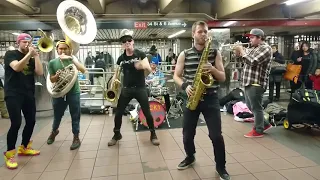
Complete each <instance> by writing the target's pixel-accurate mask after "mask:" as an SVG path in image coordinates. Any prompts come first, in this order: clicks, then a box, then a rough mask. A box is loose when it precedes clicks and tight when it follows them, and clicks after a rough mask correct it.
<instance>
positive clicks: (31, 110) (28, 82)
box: [4, 33, 43, 169]
mask: <svg viewBox="0 0 320 180" xmlns="http://www.w3.org/2000/svg"><path fill="white" fill-rule="evenodd" d="M31 40H32V38H31V36H30V35H29V34H25V33H22V34H20V35H19V36H18V37H17V44H18V49H17V50H12V51H7V52H6V54H5V56H4V64H5V66H4V67H5V81H4V92H5V101H6V105H7V109H8V112H9V116H10V121H11V126H10V129H9V131H8V134H7V151H6V152H5V153H4V160H5V163H6V166H7V167H8V168H9V169H15V168H17V167H18V163H17V162H16V161H15V159H14V157H15V155H16V150H15V149H16V142H17V137H18V132H19V128H20V126H21V121H22V117H21V111H22V112H23V115H24V119H25V122H26V125H25V126H24V129H23V133H22V143H21V145H20V146H19V148H18V155H25V156H35V155H39V154H40V151H38V150H34V149H32V148H31V146H32V141H30V138H31V136H32V133H33V129H34V126H35V123H36V101H35V97H34V94H35V81H34V75H37V76H41V75H43V68H42V64H41V61H40V58H39V54H38V52H37V51H36V50H35V47H33V46H32V44H31Z"/></svg>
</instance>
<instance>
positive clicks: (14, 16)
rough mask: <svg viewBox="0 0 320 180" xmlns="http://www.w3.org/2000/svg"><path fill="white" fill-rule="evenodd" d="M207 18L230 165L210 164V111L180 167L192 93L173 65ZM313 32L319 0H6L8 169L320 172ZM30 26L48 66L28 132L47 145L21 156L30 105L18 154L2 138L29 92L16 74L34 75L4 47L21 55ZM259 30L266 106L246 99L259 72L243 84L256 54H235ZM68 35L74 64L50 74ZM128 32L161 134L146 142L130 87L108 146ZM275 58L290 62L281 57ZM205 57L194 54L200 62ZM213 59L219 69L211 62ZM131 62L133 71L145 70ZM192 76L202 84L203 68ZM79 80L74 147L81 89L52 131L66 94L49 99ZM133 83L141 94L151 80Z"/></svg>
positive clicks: (17, 172) (3, 73) (56, 175)
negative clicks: (260, 129)
mask: <svg viewBox="0 0 320 180" xmlns="http://www.w3.org/2000/svg"><path fill="white" fill-rule="evenodd" d="M199 21H201V22H205V25H204V26H203V27H207V28H208V32H207V31H206V32H207V33H208V37H211V38H209V39H211V41H210V42H211V44H209V45H207V44H206V46H205V47H206V49H215V50H217V52H219V53H220V54H221V56H218V55H217V56H215V63H216V64H217V62H222V64H223V71H224V73H223V74H224V75H225V80H224V81H221V82H219V83H218V84H219V87H218V88H217V91H216V90H215V91H214V92H215V93H216V94H217V97H216V98H218V100H217V101H216V102H218V101H219V104H220V105H218V103H216V104H215V105H214V108H213V109H220V112H219V113H220V115H221V126H222V130H221V131H222V136H223V138H222V140H224V146H225V156H226V157H225V161H226V165H225V167H226V168H225V169H226V171H227V172H228V174H229V175H230V177H228V178H227V177H225V176H224V177H222V176H221V174H220V172H218V170H217V171H216V168H217V165H216V161H215V160H217V159H218V158H217V157H215V156H214V154H215V153H216V151H218V150H216V149H218V148H217V147H218V145H215V142H216V140H211V135H209V131H210V132H211V131H212V129H210V128H208V125H209V124H212V123H209V121H210V120H212V121H217V122H218V121H220V120H219V118H216V119H208V120H206V119H205V115H202V114H200V116H199V119H198V121H197V127H196V135H195V137H194V144H195V150H196V153H195V155H194V157H195V159H196V161H195V162H194V163H193V165H190V167H189V168H187V169H185V170H181V169H179V168H177V166H178V165H179V166H180V164H179V163H181V161H183V160H184V158H186V156H187V153H186V151H185V149H186V146H185V144H186V143H185V141H186V139H187V136H188V134H187V133H183V132H184V131H185V130H184V129H185V128H184V127H185V126H184V124H185V123H186V118H187V117H186V115H184V114H186V111H191V110H189V109H186V108H187V107H186V106H187V104H188V103H189V98H188V96H187V95H186V92H185V91H184V90H183V88H182V87H180V86H181V85H178V83H177V82H176V78H174V77H175V76H174V75H175V73H177V72H178V71H176V66H178V65H179V62H180V61H181V59H182V61H181V62H182V65H180V67H182V68H188V65H187V63H186V62H185V61H186V60H187V55H186V53H187V50H188V52H189V51H190V48H191V50H192V48H194V47H195V44H197V41H196V40H195V33H196V32H197V31H196V29H197V27H198V26H199V27H200V25H195V26H193V25H194V23H195V22H199ZM201 27H202V26H201ZM194 28H195V29H194ZM253 29H258V30H262V31H263V35H261V34H260V35H256V34H254V31H253ZM124 30H127V31H124ZM123 32H129V34H130V33H131V34H130V35H129V37H131V39H125V40H123V37H128V35H125V36H123ZM259 32H260V31H259ZM319 32H320V0H246V1H244V0H241V1H240V0H0V65H1V66H0V78H1V81H2V87H1V86H0V113H1V117H0V151H1V152H4V158H0V180H26V179H27V180H128V179H136V180H218V179H232V180H317V179H318V180H320V155H319V152H320V131H319V127H320V122H319V119H320V118H319V117H320V113H318V112H320V100H319V98H318V95H320V33H319ZM202 33H204V32H202ZM24 34H29V35H30V36H31V41H30V43H29V44H31V45H30V46H33V47H35V50H34V51H37V53H38V55H39V56H37V57H39V58H33V57H32V58H31V55H30V56H29V58H31V59H32V60H34V61H35V62H36V61H37V59H40V62H41V65H42V69H43V73H42V75H36V74H33V75H34V94H33V96H34V101H35V107H36V110H35V117H36V122H35V125H34V129H33V133H32V136H31V140H32V148H33V149H35V150H39V151H40V154H39V155H37V156H31V155H30V154H28V155H30V156H18V154H19V153H21V152H22V151H25V152H26V151H27V150H30V152H31V150H32V149H31V147H29V145H31V144H30V143H29V145H28V147H27V148H25V149H24V150H20V147H21V146H20V145H21V144H23V142H24V141H25V140H23V138H22V137H23V136H25V135H24V134H25V131H24V127H25V126H26V127H27V126H28V123H26V122H27V120H26V119H25V116H28V112H24V110H23V109H22V111H21V117H22V123H21V126H20V129H19V126H18V129H19V131H18V136H17V142H16V144H15V147H16V148H17V155H16V156H14V155H13V156H11V157H9V155H8V152H9V150H11V149H9V147H10V146H9V144H10V143H8V141H9V140H10V141H13V139H14V137H13V135H9V132H10V131H12V128H13V122H14V121H15V123H16V121H17V119H15V120H13V118H14V117H15V118H16V116H17V115H16V114H14V113H13V112H15V111H12V109H15V110H16V109H17V108H18V106H19V107H20V106H22V105H19V102H22V101H23V100H20V99H25V98H24V95H23V94H24V93H23V92H22V95H21V94H19V93H18V94H17V95H16V96H13V95H12V92H11V91H10V83H15V84H19V83H21V86H19V87H24V86H23V84H27V82H23V81H24V79H23V78H22V76H26V75H25V74H24V73H23V72H22V70H20V71H16V70H15V68H14V67H16V66H17V65H12V63H13V62H16V64H19V63H20V62H22V61H23V59H21V60H20V59H18V60H16V59H11V60H9V59H10V58H9V54H10V52H18V53H20V54H23V56H21V58H23V57H24V56H25V54H27V53H23V52H22V51H21V47H20V46H21V45H20V44H21V41H23V40H24V39H22V40H21V39H20V40H19V37H22V35H24ZM248 34H251V35H250V36H248ZM253 36H255V38H259V37H260V38H261V42H262V41H263V42H264V44H263V47H264V48H266V47H267V49H268V50H269V52H270V56H271V58H270V56H266V57H265V59H268V60H269V61H268V62H269V63H267V64H268V68H267V69H262V70H260V71H258V70H256V72H255V73H258V74H260V75H261V74H262V73H266V74H267V75H266V77H267V78H266V79H264V80H261V81H263V83H266V88H261V89H263V92H262V93H260V94H254V93H258V92H255V91H254V92H252V94H249V95H250V97H253V99H259V97H260V95H261V96H262V101H261V102H260V104H259V103H255V104H258V105H257V106H259V107H262V111H259V110H256V108H254V106H252V102H253V101H252V100H250V101H251V105H249V104H248V103H247V102H248V100H247V98H248V97H249V95H248V94H247V92H249V90H248V88H249V87H251V88H252V87H253V86H255V85H250V86H246V85H244V84H245V83H244V82H243V81H245V79H247V76H249V75H248V73H246V68H247V67H249V65H247V64H246V61H245V60H244V59H245V57H247V56H246V55H244V56H239V54H237V50H238V49H239V47H241V48H242V49H244V50H245V52H249V51H246V50H250V48H253V49H254V50H253V51H256V50H257V49H258V50H259V48H260V47H262V45H259V46H257V47H256V46H254V45H253V43H252V37H253ZM262 37H263V38H262ZM67 39H68V40H70V42H72V44H71V45H70V46H69V44H68V43H65V44H67V45H68V46H66V47H72V54H70V56H71V55H72V57H73V58H72V63H73V66H71V67H73V68H76V70H74V69H72V70H70V69H69V70H68V69H67V68H64V70H65V73H62V74H63V75H61V76H59V77H58V80H57V81H56V82H53V80H52V78H53V75H54V74H52V72H51V71H52V70H51V69H50V68H49V64H50V61H53V60H54V59H57V60H59V57H61V54H59V47H60V46H59V43H60V45H61V42H62V44H63V41H61V40H66V41H67ZM28 40H30V39H28ZM132 40H133V41H132ZM123 41H124V42H123ZM28 42H29V41H28ZM68 42H69V41H68ZM127 43H129V44H133V47H134V49H136V50H139V52H142V53H141V54H143V55H144V56H143V58H144V59H147V60H148V62H149V63H147V66H148V67H151V70H152V72H151V74H149V75H148V77H149V76H150V75H153V77H151V80H150V79H148V77H145V79H144V80H145V83H146V85H145V87H144V88H145V89H146V92H148V93H147V95H146V96H148V98H146V99H148V105H149V106H150V112H151V115H152V117H153V120H154V126H155V133H156V134H157V138H158V140H159V141H160V145H158V146H154V145H153V144H152V143H151V142H150V132H149V129H148V124H147V123H146V120H145V119H146V117H145V116H144V112H143V110H142V108H141V105H140V103H139V102H140V101H138V100H137V99H135V98H133V99H132V100H131V101H130V102H129V103H128V105H126V108H125V110H124V112H123V114H122V126H121V134H122V139H121V140H119V141H118V142H117V143H116V144H115V145H113V146H110V145H109V143H110V142H109V141H110V139H112V138H113V137H114V127H115V123H114V121H115V114H116V112H117V110H118V108H117V105H118V103H119V101H118V100H119V94H120V93H121V94H122V93H124V91H127V90H126V89H127V87H125V83H124V79H125V78H128V77H124V71H122V70H123V69H120V68H119V67H120V66H119V64H118V63H117V61H118V59H121V58H123V56H124V55H123V54H125V53H126V51H125V48H126V46H127ZM207 46H208V48H207ZM29 50H30V48H29ZM193 50H196V51H197V49H195V48H194V49H193ZM271 50H272V51H271ZM30 51H31V50H30ZM32 52H33V51H32ZM197 52H198V56H201V55H203V56H202V57H205V56H204V54H202V51H201V53H200V54H199V52H200V51H197ZM205 52H206V51H203V53H205ZM210 52H211V51H210ZM214 52H216V51H214ZM27 55H28V54H27ZM27 55H26V56H27ZM35 56H36V55H35ZM190 56H191V55H190ZM255 56H257V57H253V61H254V62H255V63H257V64H258V65H259V66H260V65H261V64H263V62H262V61H261V62H260V59H259V58H258V56H259V57H261V55H260V54H259V53H256V54H255ZM184 57H186V58H185V59H184ZM206 57H207V59H205V58H204V60H207V61H208V59H209V58H210V57H211V54H210V53H209V56H208V54H207V56H206ZM279 57H280V59H281V61H282V62H280V61H279V62H278V61H275V59H277V58H279ZM190 58H191V57H190ZM217 58H218V59H219V58H220V59H221V61H217ZM31 59H30V61H31ZM202 59H203V58H199V64H200V60H201V61H202ZM60 60H61V58H60ZM140 60H142V59H140ZM74 61H77V62H74ZM57 62H58V61H57ZM274 62H275V63H274ZM61 63H62V61H61ZM77 63H80V65H82V66H83V67H85V72H82V71H81V70H79V68H78V65H77ZM183 63H185V64H183ZM20 64H22V63H20ZM75 64H76V65H75ZM209 64H212V65H213V66H214V67H213V68H214V69H216V70H217V65H216V64H214V63H209ZM264 64H266V63H264ZM149 65H150V66H149ZM258 65H257V66H258ZM26 66H27V65H26ZM62 66H63V67H64V65H63V63H62ZM28 67H29V66H28ZM68 67H69V66H68ZM132 67H136V66H133V65H132ZM252 67H253V68H252V69H257V68H255V66H254V65H252ZM37 68H39V66H37V64H36V65H35V69H37ZM199 68H200V69H201V67H200V66H198V70H199ZM77 69H78V70H77ZM179 69H181V68H178V70H179ZM154 70H155V71H154ZM276 70H278V71H277V72H276ZM35 72H36V71H35ZM116 72H119V75H117V73H116ZM155 72H157V74H158V75H155V74H156V73H155ZM184 72H187V71H184ZM200 72H204V71H200ZM211 72H212V71H211ZM302 72H303V73H304V74H302ZM12 74H16V75H12ZM159 74H160V75H159ZM177 74H178V73H177ZM292 74H294V75H292ZM135 75H136V74H132V77H130V78H131V79H135V78H139V77H138V76H136V77H135ZM7 76H9V77H7ZM13 76H16V77H15V79H14V78H13ZM71 76H72V77H71ZM127 76H128V74H127ZM129 76H130V74H129ZM261 76H262V75H261ZM114 77H118V79H119V82H120V85H119V86H115V83H114V82H115V80H114ZM201 77H202V76H201ZM259 77H260V76H259ZM318 77H319V78H318ZM17 78H18V79H17ZM19 78H22V79H19ZM67 78H68V80H67ZM260 79H262V78H260ZM60 80H61V81H60ZM13 81H15V82H13ZM32 82H33V81H32ZM58 82H60V85H59V86H58V85H57V84H58ZM147 82H148V83H147ZM149 82H151V83H149ZM197 82H198V83H203V84H204V82H202V81H201V80H200V81H197ZM216 82H217V81H215V80H214V81H213V84H215V83H216ZM71 83H73V84H74V83H76V84H79V89H80V95H79V96H76V97H78V99H79V98H80V110H79V111H80V113H79V114H81V117H80V122H79V124H80V128H79V131H80V132H79V134H78V135H77V138H78V139H79V143H81V145H79V147H77V148H75V149H74V150H70V149H71V147H70V145H71V144H72V145H73V143H74V142H75V137H76V136H75V134H74V126H75V124H76V123H75V122H73V120H72V118H73V114H72V113H73V112H75V110H74V108H72V107H74V104H77V103H76V102H78V101H76V102H74V101H71V100H70V102H71V103H70V104H71V105H69V106H68V107H67V108H66V110H65V112H64V115H63V117H62V121H61V123H60V126H59V128H58V130H59V131H54V130H53V128H54V126H55V123H54V121H55V118H56V116H59V115H55V114H57V112H58V110H57V109H59V106H60V105H55V106H54V102H58V101H54V99H57V98H60V100H62V101H63V102H69V100H68V99H69V94H68V92H69V91H70V88H73V87H75V85H71V86H69V84H71ZM153 83H155V84H156V85H153ZM317 84H319V85H317ZM11 86H12V85H11ZM26 86H31V85H26ZM32 86H33V84H32ZM62 86H63V87H67V86H68V87H70V88H69V89H68V90H67V92H65V94H64V95H61V96H59V97H57V96H56V95H57V94H55V91H54V90H53V89H55V88H56V90H57V88H58V90H57V92H59V93H62V91H64V89H63V88H62ZM7 87H8V88H7ZM134 87H135V86H134ZM201 87H202V86H201ZM257 87H259V88H260V87H261V86H260V85H259V84H258V86H257ZM195 88H197V87H196V86H195V87H194V89H195ZM317 88H319V89H317ZM17 92H18V91H17ZM110 92H111V95H110ZM208 92H209V91H208ZM10 93H11V95H10ZM112 93H114V94H115V95H114V96H115V97H114V96H113V94H112ZM8 94H9V95H8ZM26 94H27V93H26ZM137 94H139V96H144V94H145V93H144V91H141V92H140V93H139V92H137ZM208 94H209V93H208ZM244 94H245V95H244ZM206 95H207V94H206V93H204V94H203V95H202V96H206ZM120 96H121V97H122V95H120ZM137 96H138V95H137ZM12 97H14V98H15V99H16V100H17V101H16V104H15V102H14V103H13V105H12V99H13V98H12ZM70 97H71V96H70ZM72 97H74V96H72ZM19 98H20V99H19ZM9 99H11V103H10V102H8V100H9ZM70 99H71V98H70ZM113 99H116V100H115V101H113ZM249 99H250V98H249ZM24 101H25V103H26V104H27V105H26V106H29V105H30V106H32V103H31V102H30V104H29V103H28V102H27V101H26V100H24ZM202 101H203V99H202ZM257 101H258V100H257ZM204 102H205V100H204ZM200 103H201V100H200ZM72 104H73V106H72ZM168 104H169V106H168ZM208 106H210V107H212V105H210V104H209V105H208ZM218 106H219V107H218ZM249 106H250V107H249ZM251 106H252V107H251ZM10 109H11V110H10ZM29 109H30V108H29ZM31 109H32V108H31ZM19 111H20V110H19ZM256 112H259V113H263V118H264V119H265V120H266V121H267V122H268V123H270V124H271V127H272V128H271V127H270V128H271V129H270V130H269V129H268V132H264V133H262V135H263V137H260V138H255V137H253V138H248V137H245V136H244V135H246V133H248V132H249V131H251V130H252V129H253V131H255V128H256V127H255V126H256V119H258V118H256V116H258V113H256ZM211 113H212V112H211ZM29 114H30V113H29ZM62 114H63V113H62ZM18 116H19V115H18ZM261 116H262V115H261ZM216 117H220V116H216ZM194 121H195V122H196V119H195V120H194ZM207 122H208V123H207ZM211 127H212V126H211ZM9 129H10V131H9ZM256 129H257V128H256ZM54 132H58V133H57V134H55V136H56V137H55V136H54V138H53V141H54V143H52V142H51V143H49V139H50V137H51V139H52V134H54ZM11 134H12V132H11ZM210 134H211V133H210ZM262 135H261V136H262ZM49 136H50V137H49ZM251 137H252V136H251ZM151 141H152V140H151ZM192 141H193V139H192ZM30 142H31V141H30ZM11 144H12V143H11ZM8 146H9V147H8ZM18 147H19V150H18ZM213 147H214V148H213ZM28 148H30V149H28ZM215 148H216V149H215ZM213 149H214V150H213ZM10 152H11V151H10ZM12 152H13V151H12ZM32 152H35V151H34V150H32ZM217 154H219V153H217ZM220 154H221V152H220ZM19 155H21V154H19ZM13 162H14V163H17V164H18V166H17V167H15V168H9V165H8V163H11V164H12V163H13ZM11 167H12V166H11Z"/></svg>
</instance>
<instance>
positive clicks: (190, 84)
mask: <svg viewBox="0 0 320 180" xmlns="http://www.w3.org/2000/svg"><path fill="white" fill-rule="evenodd" d="M192 37H193V39H194V46H193V47H192V48H190V49H187V50H185V51H183V52H182V53H181V54H180V55H179V57H178V60H177V64H176V69H175V73H174V81H175V82H176V83H177V84H178V85H179V86H180V87H181V88H182V89H183V90H184V91H186V93H187V95H188V98H189V99H188V103H192V101H193V100H191V99H190V97H192V98H193V99H197V98H199V99H201V100H200V101H199V102H198V104H196V105H190V106H189V107H188V104H187V107H186V108H185V109H184V111H183V118H184V119H183V144H184V149H185V151H186V155H187V157H186V158H185V159H184V160H183V161H182V162H181V163H180V164H179V165H178V169H179V170H183V169H187V168H188V167H189V166H191V165H192V164H194V163H195V153H196V151H195V145H194V136H195V134H196V127H197V122H198V119H199V115H200V113H202V114H203V116H204V119H205V121H206V124H207V127H208V130H209V137H210V139H211V141H212V144H213V146H214V156H215V161H216V171H217V173H218V174H219V176H220V179H223V180H229V179H230V176H229V174H228V172H227V171H226V167H225V164H226V154H225V145H224V139H223V136H222V132H221V114H220V106H219V100H218V94H217V90H218V88H219V84H218V82H217V81H220V82H222V81H224V80H225V78H226V77H225V72H224V67H223V63H222V58H221V54H220V52H219V51H217V50H216V49H211V48H210V45H211V44H210V43H208V45H206V44H207V43H206V40H207V39H208V25H207V24H206V23H205V22H203V21H198V22H195V23H194V24H193V26H192ZM210 42H211V41H210ZM198 73H200V74H198ZM182 76H183V78H184V79H186V82H184V81H183V79H182ZM203 76H204V77H203ZM212 77H214V79H215V80H216V81H215V82H213V83H208V82H209V81H212ZM202 78H203V79H202ZM200 79H202V80H208V82H207V81H205V82H204V83H208V84H209V85H206V86H207V87H206V90H205V92H204V94H202V93H201V94H196V93H195V92H198V91H199V89H197V88H200V85H201V84H200ZM201 86H202V85H201ZM201 88H202V87H201ZM199 96H201V97H199ZM190 100H191V102H190Z"/></svg>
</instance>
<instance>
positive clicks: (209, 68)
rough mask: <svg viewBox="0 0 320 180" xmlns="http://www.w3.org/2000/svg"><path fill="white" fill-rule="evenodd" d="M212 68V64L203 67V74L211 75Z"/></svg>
mask: <svg viewBox="0 0 320 180" xmlns="http://www.w3.org/2000/svg"><path fill="white" fill-rule="evenodd" d="M212 68H213V66H212V64H211V63H209V62H208V63H207V64H204V65H203V66H202V69H203V72H204V73H209V72H210V71H211V70H212Z"/></svg>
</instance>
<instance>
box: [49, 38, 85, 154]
mask: <svg viewBox="0 0 320 180" xmlns="http://www.w3.org/2000/svg"><path fill="white" fill-rule="evenodd" d="M56 49H57V53H58V55H59V57H58V58H56V59H52V60H50V62H49V64H48V71H49V73H50V81H51V82H52V83H55V82H57V81H58V79H59V75H60V72H61V70H62V69H63V68H64V67H66V66H68V65H70V64H74V65H75V66H76V68H77V69H78V70H79V71H80V72H82V73H84V72H85V71H86V69H85V67H84V66H83V65H82V64H81V63H80V62H79V61H78V60H77V59H76V58H75V57H73V56H72V55H71V52H72V50H71V45H70V44H69V43H67V42H66V41H64V40H62V41H59V42H58V43H57V45H56ZM52 105H53V111H54V118H53V124H52V132H51V134H50V136H49V138H48V140H47V144H52V143H53V142H54V140H55V137H56V136H57V135H58V134H59V130H58V129H59V126H60V122H61V119H62V116H63V115H64V112H65V110H66V108H67V106H68V105H69V111H70V115H71V120H72V133H73V142H72V145H71V147H70V150H74V149H77V148H79V147H80V145H81V142H80V139H79V131H80V114H81V109H80V87H79V82H78V80H77V81H76V82H75V84H74V85H73V87H72V88H71V90H70V91H69V92H68V93H67V94H66V95H65V96H64V97H60V98H53V99H52Z"/></svg>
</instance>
